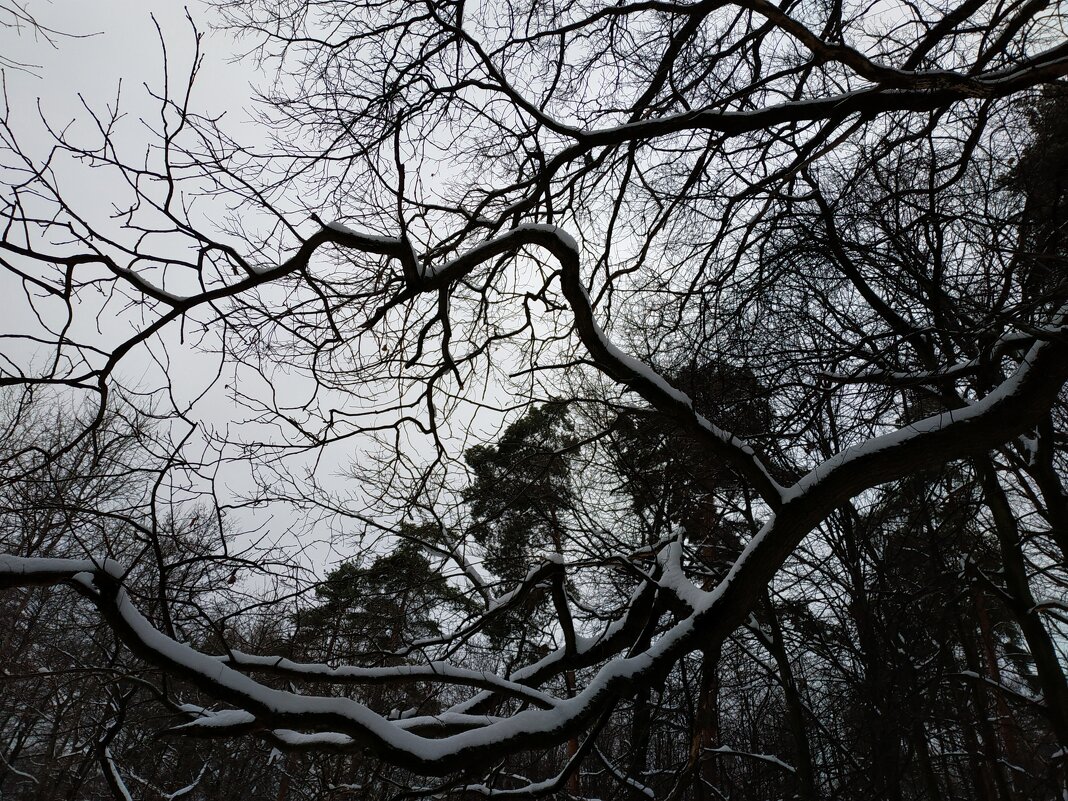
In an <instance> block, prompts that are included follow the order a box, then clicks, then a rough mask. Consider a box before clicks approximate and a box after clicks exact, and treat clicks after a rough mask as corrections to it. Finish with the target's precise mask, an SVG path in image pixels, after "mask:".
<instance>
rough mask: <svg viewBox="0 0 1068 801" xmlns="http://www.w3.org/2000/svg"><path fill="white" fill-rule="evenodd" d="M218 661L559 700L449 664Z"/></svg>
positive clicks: (546, 702)
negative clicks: (424, 682)
mask: <svg viewBox="0 0 1068 801" xmlns="http://www.w3.org/2000/svg"><path fill="white" fill-rule="evenodd" d="M217 658H218V659H220V660H221V661H223V662H225V663H226V664H228V665H231V666H232V667H234V668H237V669H238V670H243V671H256V672H262V673H273V674H276V675H280V676H286V677H288V678H291V679H303V680H314V681H320V682H330V683H336V684H398V683H402V682H413V681H439V682H442V683H448V684H458V685H462V686H467V687H480V688H482V689H486V690H492V691H493V692H496V693H499V694H501V695H505V696H513V697H516V698H521V699H523V700H525V701H529V702H530V703H532V704H534V705H535V706H538V707H541V708H542V709H551V708H552V707H553V706H555V705H556V704H557V703H558V702H559V700H560V699H558V698H556V697H555V696H553V695H550V694H548V693H545V692H542V691H541V690H536V689H533V688H531V687H526V686H524V685H522V684H518V683H516V682H513V681H508V680H507V679H502V678H501V677H500V676H497V675H496V674H493V673H487V672H485V671H481V670H469V669H468V668H462V667H458V666H456V665H452V664H449V663H447V662H430V663H427V664H425V665H396V666H393V667H377V668H367V667H354V666H351V665H344V666H339V667H330V666H329V665H324V664H319V663H307V662H294V661H292V660H290V659H286V658H284V657H280V656H255V655H253V654H246V653H242V652H241V651H231V652H230V653H229V654H228V655H226V656H220V657H217Z"/></svg>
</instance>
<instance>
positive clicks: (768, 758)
mask: <svg viewBox="0 0 1068 801" xmlns="http://www.w3.org/2000/svg"><path fill="white" fill-rule="evenodd" d="M704 753H705V754H722V755H724V756H736V757H743V758H745V759H755V760H758V761H760V762H767V763H768V764H771V765H774V766H775V767H777V768H781V769H782V770H785V771H787V772H788V773H796V772H797V770H796V768H794V766H793V765H788V764H787V763H785V762H783V761H782V760H781V759H779V758H778V757H777V756H772V755H771V754H753V753H750V752H749V751H736V750H735V749H733V748H731V747H730V746H726V745H721V746H719V747H718V748H705V749H704Z"/></svg>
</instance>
